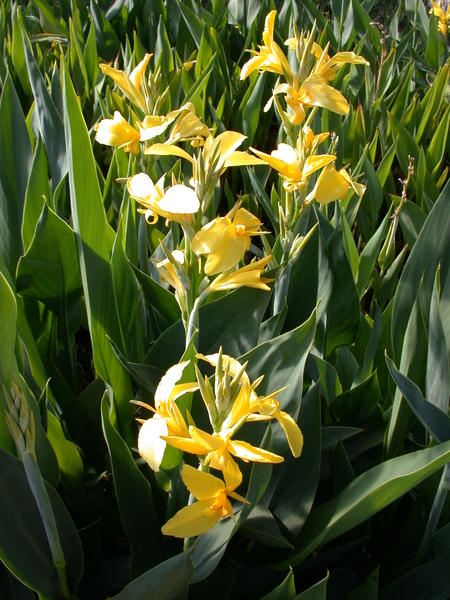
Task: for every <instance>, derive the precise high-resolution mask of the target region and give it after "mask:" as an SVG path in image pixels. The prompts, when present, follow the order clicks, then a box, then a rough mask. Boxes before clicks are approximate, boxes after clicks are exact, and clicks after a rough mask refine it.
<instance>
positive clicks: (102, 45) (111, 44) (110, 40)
mask: <svg viewBox="0 0 450 600" xmlns="http://www.w3.org/2000/svg"><path fill="white" fill-rule="evenodd" d="M90 8H91V14H92V20H93V23H94V27H95V41H96V42H97V48H98V52H99V54H100V56H101V57H102V58H103V59H104V60H106V61H110V60H114V59H115V57H116V56H117V54H118V53H119V49H120V41H119V38H118V37H117V34H116V32H115V31H114V28H113V27H112V25H111V24H110V22H109V21H108V20H107V19H106V18H105V16H104V15H103V13H102V11H101V10H100V7H99V6H98V4H97V2H96V1H95V0H91V4H90Z"/></svg>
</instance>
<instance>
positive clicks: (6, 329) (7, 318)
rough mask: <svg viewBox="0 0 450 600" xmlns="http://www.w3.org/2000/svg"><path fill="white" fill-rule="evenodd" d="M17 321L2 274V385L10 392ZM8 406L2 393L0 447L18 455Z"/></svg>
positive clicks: (0, 304)
mask: <svg viewBox="0 0 450 600" xmlns="http://www.w3.org/2000/svg"><path fill="white" fill-rule="evenodd" d="M16 319H17V305H16V299H15V297H14V292H13V291H12V289H11V288H10V286H9V284H8V282H7V281H6V279H5V278H4V276H3V274H2V273H1V272H0V339H1V340H2V343H1V344H0V375H1V383H3V385H4V386H5V388H6V389H7V390H8V391H9V390H10V389H11V384H12V382H13V376H14V372H15V371H16V370H17V363H16V357H15V353H14V348H15V344H16ZM7 410H8V405H7V404H6V400H5V399H4V397H3V391H0V446H1V447H2V448H4V449H5V450H7V451H8V452H10V453H11V454H15V453H16V448H15V444H14V441H13V439H12V436H11V434H10V432H9V429H8V426H7V424H6V419H5V412H6V411H7Z"/></svg>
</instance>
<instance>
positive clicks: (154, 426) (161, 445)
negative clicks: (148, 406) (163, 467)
mask: <svg viewBox="0 0 450 600" xmlns="http://www.w3.org/2000/svg"><path fill="white" fill-rule="evenodd" d="M167 433H168V429H167V423H166V420H165V419H161V418H159V417H156V416H155V417H152V418H151V419H148V420H147V421H146V422H145V423H144V424H143V425H142V427H141V430H140V431H139V437H138V449H139V454H140V455H141V456H142V458H143V459H144V460H145V462H146V463H148V464H149V465H150V467H151V468H152V469H153V471H159V465H160V464H161V461H162V459H163V456H164V451H165V449H166V442H165V441H164V440H163V439H161V436H166V435H167Z"/></svg>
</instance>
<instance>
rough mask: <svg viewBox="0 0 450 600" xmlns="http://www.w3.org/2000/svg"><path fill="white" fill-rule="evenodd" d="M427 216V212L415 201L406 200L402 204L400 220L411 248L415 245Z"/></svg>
mask: <svg viewBox="0 0 450 600" xmlns="http://www.w3.org/2000/svg"><path fill="white" fill-rule="evenodd" d="M426 218H427V216H426V214H425V213H424V212H423V210H421V209H420V208H419V207H418V206H417V204H414V202H406V204H404V205H403V206H402V209H401V211H400V213H399V221H400V226H401V228H402V233H403V235H404V237H405V240H406V242H407V244H408V246H409V248H410V250H412V248H413V247H414V244H415V243H416V241H417V238H418V237H419V234H420V231H421V229H422V227H423V225H424V223H425V221H426Z"/></svg>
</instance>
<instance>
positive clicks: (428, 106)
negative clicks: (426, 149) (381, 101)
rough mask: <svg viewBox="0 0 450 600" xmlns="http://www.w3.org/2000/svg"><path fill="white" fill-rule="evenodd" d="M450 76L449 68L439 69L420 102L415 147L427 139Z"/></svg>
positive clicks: (446, 66) (419, 0)
mask: <svg viewBox="0 0 450 600" xmlns="http://www.w3.org/2000/svg"><path fill="white" fill-rule="evenodd" d="M418 2H419V4H422V2H421V0H418ZM449 76H450V71H449V66H448V65H445V66H444V67H442V68H441V69H440V71H439V72H438V75H437V77H436V79H435V80H434V82H433V85H432V86H431V88H430V89H429V90H428V92H427V95H426V96H425V98H424V99H423V100H422V102H421V104H420V107H419V111H418V115H417V116H418V118H419V119H420V120H419V126H418V128H417V132H416V138H415V139H416V142H417V145H420V144H421V142H422V143H423V142H424V140H426V139H427V138H428V135H429V133H430V131H431V128H432V126H433V120H434V118H435V115H436V113H437V111H438V110H439V109H440V107H441V104H442V101H443V99H444V93H445V90H446V87H447V84H448V80H449ZM422 106H424V108H422Z"/></svg>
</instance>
